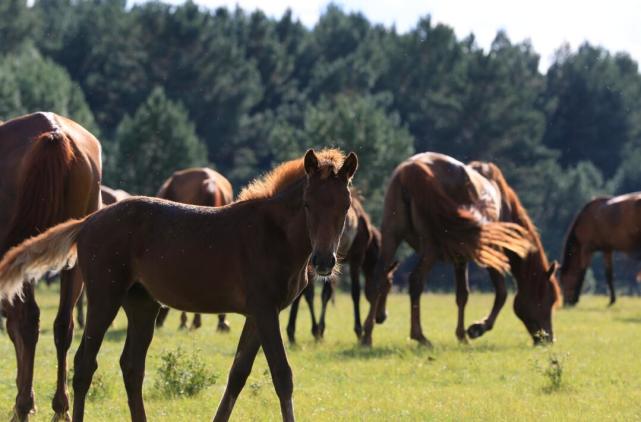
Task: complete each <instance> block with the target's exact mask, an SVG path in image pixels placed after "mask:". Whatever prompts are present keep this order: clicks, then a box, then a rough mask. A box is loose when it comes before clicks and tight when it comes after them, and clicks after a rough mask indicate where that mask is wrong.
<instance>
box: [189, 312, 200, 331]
mask: <svg viewBox="0 0 641 422" xmlns="http://www.w3.org/2000/svg"><path fill="white" fill-rule="evenodd" d="M202 325H203V317H202V315H201V314H199V313H195V314H194V319H192V320H191V328H190V330H197V329H199V328H200V327H201V326H202Z"/></svg>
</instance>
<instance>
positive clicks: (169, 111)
mask: <svg viewBox="0 0 641 422" xmlns="http://www.w3.org/2000/svg"><path fill="white" fill-rule="evenodd" d="M115 143H116V145H115V147H116V148H115V149H116V156H117V158H116V159H115V160H114V161H115V163H113V164H110V165H109V166H108V169H107V171H108V175H107V180H108V183H110V184H112V185H114V186H118V187H122V188H124V189H126V190H128V191H130V192H132V193H136V194H146V195H153V194H155V193H156V191H157V190H158V188H159V187H160V185H161V184H162V182H163V181H164V180H165V179H166V178H167V177H169V176H170V175H171V174H172V173H173V172H174V171H176V170H179V169H183V168H186V167H191V166H197V165H202V164H205V163H206V161H207V151H206V149H205V146H204V145H203V144H202V142H201V141H200V140H199V139H198V137H197V136H196V132H195V128H194V125H193V123H191V122H190V121H189V117H188V114H187V111H186V110H185V108H184V107H183V106H182V105H180V104H176V103H173V102H171V101H170V100H168V99H167V97H166V96H165V93H164V92H163V90H162V88H155V89H154V90H153V91H152V93H151V94H150V95H149V97H148V98H147V100H146V101H145V102H144V103H143V104H142V105H141V106H140V107H139V108H138V110H137V111H136V113H135V114H134V115H133V117H129V116H125V118H124V119H123V121H122V122H121V123H120V125H118V129H117V131H116V142H115Z"/></svg>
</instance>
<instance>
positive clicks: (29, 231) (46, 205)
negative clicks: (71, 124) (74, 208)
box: [0, 130, 75, 256]
mask: <svg viewBox="0 0 641 422" xmlns="http://www.w3.org/2000/svg"><path fill="white" fill-rule="evenodd" d="M74 159H75V154H74V150H73V146H72V145H71V140H70V139H69V138H68V137H67V136H66V135H65V134H64V133H62V131H60V130H54V131H51V132H46V133H43V134H42V135H40V136H39V137H38V138H37V139H36V140H35V141H34V143H33V148H31V150H30V151H29V153H28V154H27V155H26V156H25V158H24V165H23V166H22V175H23V176H22V181H21V184H20V190H19V197H18V201H17V207H16V211H15V214H14V218H13V221H12V222H11V229H10V230H9V232H8V233H7V236H6V238H5V242H4V244H2V245H0V256H2V254H3V253H4V252H6V251H7V250H8V249H9V248H10V247H12V246H15V245H17V244H19V243H20V242H22V241H23V240H25V239H27V238H29V237H31V236H33V235H35V234H37V233H40V232H42V231H44V230H46V229H48V228H49V227H51V226H53V225H55V224H58V223H61V222H62V221H64V220H65V219H66V218H65V202H64V199H65V185H66V183H67V174H68V173H69V170H70V168H71V165H72V164H73V160H74Z"/></svg>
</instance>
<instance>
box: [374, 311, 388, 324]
mask: <svg viewBox="0 0 641 422" xmlns="http://www.w3.org/2000/svg"><path fill="white" fill-rule="evenodd" d="M386 319H387V312H385V313H384V314H383V315H377V316H376V323H377V324H382V323H384V322H385V320H386Z"/></svg>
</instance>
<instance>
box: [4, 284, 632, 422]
mask: <svg viewBox="0 0 641 422" xmlns="http://www.w3.org/2000/svg"><path fill="white" fill-rule="evenodd" d="M38 300H39V302H40V304H41V307H42V319H41V321H42V322H41V325H42V330H41V336H40V342H39V345H38V352H37V358H36V378H35V391H36V400H37V404H38V408H39V412H38V414H37V415H36V417H35V418H34V420H36V421H48V420H49V419H50V418H51V416H52V411H51V410H50V400H51V396H52V394H53V391H54V385H55V384H54V383H55V368H56V360H55V348H54V344H53V338H52V330H51V327H52V322H53V318H54V315H55V310H56V306H57V292H56V291H55V290H48V289H46V288H45V287H40V288H39V291H38ZM491 301H492V296H490V295H481V294H472V295H471V297H470V303H469V305H468V311H467V316H468V317H467V318H468V321H467V323H468V324H469V323H471V322H472V321H474V320H476V319H479V318H481V317H483V316H485V314H486V312H487V311H489V309H490V307H491ZM422 304H423V308H422V310H423V327H424V329H425V332H426V335H427V336H428V337H429V338H430V340H431V341H432V342H433V343H434V345H435V348H434V349H433V350H426V349H423V348H421V347H419V346H417V345H416V344H415V343H414V342H412V341H411V340H409V315H408V314H409V299H408V297H407V296H406V295H393V296H392V297H391V299H390V302H389V309H388V311H389V318H388V320H387V322H386V323H385V324H384V325H382V326H377V327H376V330H375V331H374V347H373V348H372V349H363V348H360V347H358V346H357V345H356V339H355V336H354V334H353V333H352V310H351V300H350V298H349V296H347V295H342V294H341V295H339V296H338V297H337V298H336V306H335V307H330V309H329V311H328V328H327V332H326V339H325V340H324V341H323V342H320V343H316V342H314V341H313V339H312V337H311V334H310V330H309V318H308V312H307V310H306V308H305V306H304V305H303V304H301V312H300V313H299V315H300V318H299V321H298V333H297V334H298V340H299V346H297V347H289V346H288V347H287V352H288V356H289V360H290V363H291V366H292V368H293V371H294V385H295V390H294V403H295V412H296V415H297V417H298V418H299V420H313V421H324V420H329V421H337V420H367V421H370V420H385V421H389V420H401V418H402V420H462V419H465V420H586V419H590V420H639V419H641V335H639V329H640V328H641V299H635V298H626V297H624V298H621V299H620V301H619V302H618V303H617V304H616V305H615V306H614V307H613V308H606V304H607V299H606V298H605V297H589V296H588V297H583V298H582V299H581V303H580V304H579V305H578V307H576V308H575V309H570V310H560V311H558V312H557V314H556V317H555V332H556V335H557V343H556V344H555V345H554V346H552V347H548V348H534V347H532V343H531V341H530V338H529V336H528V335H527V333H526V331H525V328H524V327H523V325H522V324H521V323H520V321H518V320H517V319H516V317H515V316H514V314H513V312H512V310H511V306H509V305H506V307H505V309H504V310H503V313H502V315H501V316H500V317H499V320H498V322H497V325H496V327H495V329H494V331H492V332H489V333H487V334H486V335H485V336H484V337H483V338H481V339H478V340H476V341H474V342H472V343H471V344H470V345H467V346H465V345H459V344H458V343H457V341H456V339H455V336H454V328H455V323H456V307H455V304H454V296H453V295H440V294H439V295H434V294H427V295H424V296H423V302H422ZM287 315H288V312H284V313H283V314H282V317H281V327H282V331H283V334H284V327H285V322H286V318H287ZM230 320H231V324H232V333H231V334H227V335H224V334H218V333H216V332H215V325H216V318H215V316H212V315H209V316H205V318H204V321H203V322H204V324H203V328H202V329H200V330H199V331H197V332H182V331H178V330H177V326H178V312H172V313H171V314H170V316H169V318H168V320H167V322H166V324H165V328H163V329H161V330H159V331H157V333H156V336H155V338H154V341H153V343H152V345H151V348H150V351H149V356H148V359H147V375H146V380H145V390H144V392H145V400H146V408H147V415H148V417H149V419H150V420H152V421H160V420H163V421H164V420H170V421H184V420H190V421H198V420H202V421H205V420H211V418H212V416H213V415H214V413H215V411H216V407H217V405H218V401H219V400H220V398H221V396H222V392H223V389H224V383H225V381H226V378H227V373H228V370H229V367H230V365H231V362H232V359H233V355H234V352H235V348H236V342H237V339H238V335H239V333H240V328H241V326H242V321H243V320H242V318H241V317H239V316H230ZM125 328H126V320H125V318H124V316H123V315H122V314H121V315H119V316H118V318H117V320H116V322H115V323H114V326H113V327H112V329H111V330H110V332H109V333H108V334H107V337H106V340H105V342H104V343H103V346H102V349H101V351H100V355H99V357H98V364H99V368H98V371H97V372H96V376H97V377H99V378H98V383H97V384H98V387H97V389H98V390H99V391H98V394H95V395H94V396H93V398H91V399H90V400H89V401H88V404H87V410H86V416H87V420H90V421H99V420H126V419H128V418H129V412H128V408H127V400H126V394H125V390H124V386H123V384H122V378H121V375H120V368H119V365H118V359H119V356H120V352H121V349H122V346H123V342H124V335H125ZM79 337H80V333H79V332H78V331H77V332H76V336H75V339H74V344H73V346H72V348H71V351H70V355H69V356H70V358H69V361H70V362H71V361H72V357H73V354H74V353H75V349H76V347H77V345H78V338H79ZM179 346H180V347H182V348H183V349H184V350H186V351H188V352H191V351H192V350H196V349H199V350H200V351H199V352H198V353H199V354H200V357H201V358H202V359H203V361H204V362H205V363H206V367H207V369H208V370H210V371H212V372H213V373H216V374H218V381H217V383H216V384H214V385H213V386H210V387H208V388H206V389H205V390H204V391H202V392H201V393H200V394H198V395H197V396H194V397H190V398H180V399H169V398H164V397H163V396H162V395H161V394H160V393H159V392H158V391H157V389H155V388H154V384H155V380H156V378H157V376H158V367H159V366H160V364H161V362H160V356H161V354H162V353H163V352H165V351H174V350H176V349H177V348H178V347H179ZM0 356H2V359H3V363H2V365H0V419H3V418H4V417H5V415H7V414H8V413H9V411H10V410H11V407H12V405H13V400H14V397H15V386H14V379H15V359H14V351H13V346H12V344H11V343H10V341H9V339H8V337H7V335H6V334H1V333H0ZM554 359H556V360H557V361H558V362H559V363H557V364H553V363H551V362H552V361H553V360H554ZM558 366H560V368H561V370H562V374H561V375H560V380H559V379H557V378H556V377H558V376H559V374H558V369H559V368H557V367H558ZM279 418H280V413H279V406H278V400H277V398H276V395H275V393H274V389H273V386H272V383H271V378H270V375H269V372H268V370H267V364H266V361H265V358H264V356H263V355H262V353H261V354H259V356H258V358H257V360H256V363H255V365H254V369H253V372H252V374H251V376H250V378H249V380H248V382H247V385H246V387H245V389H244V390H243V393H242V394H241V396H240V398H239V400H238V402H237V405H236V408H235V409H234V413H233V416H232V419H233V420H238V421H241V420H242V421H244V420H261V421H262V420H278V419H279Z"/></svg>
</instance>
